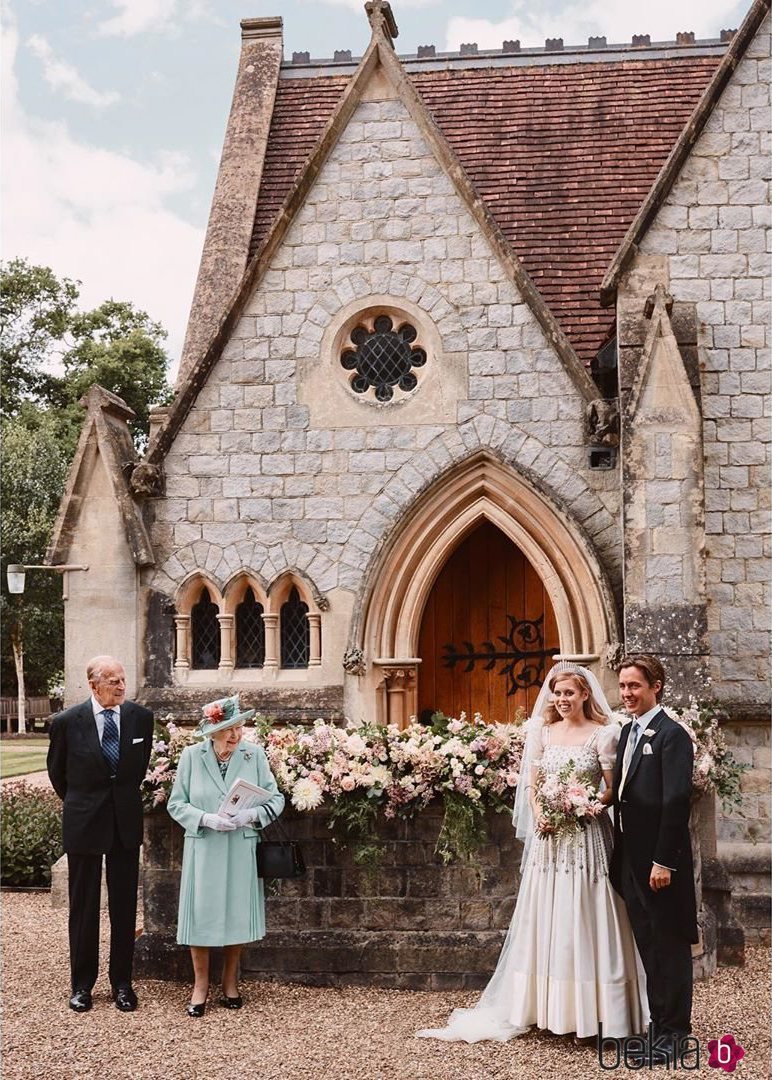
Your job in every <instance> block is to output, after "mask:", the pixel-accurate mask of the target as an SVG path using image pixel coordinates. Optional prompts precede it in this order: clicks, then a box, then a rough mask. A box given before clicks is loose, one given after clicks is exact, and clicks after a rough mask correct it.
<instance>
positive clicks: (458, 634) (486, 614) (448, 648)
mask: <svg viewBox="0 0 772 1080" xmlns="http://www.w3.org/2000/svg"><path fill="white" fill-rule="evenodd" d="M524 623H527V624H528V625H526V626H524V625H523V624H524ZM516 651H520V652H527V653H529V654H535V653H538V654H539V655H533V657H532V658H531V659H529V660H524V659H516V658H515V652H516ZM558 651H559V640H558V633H557V624H556V620H555V615H554V612H553V610H552V605H551V603H550V600H549V597H548V596H547V593H546V591H545V589H544V586H543V584H542V581H541V579H540V578H539V575H538V574H537V573H536V571H535V570H534V568H533V567H532V566H531V564H530V563H529V562H528V560H527V559H526V558H525V556H524V555H523V553H522V552H521V551H520V550H519V549H518V548H517V547H515V545H514V544H513V543H512V542H511V541H510V540H509V539H508V538H507V537H506V536H505V535H504V534H503V533H502V532H501V531H500V530H499V529H497V528H496V526H495V525H492V524H490V523H489V522H486V523H484V524H483V525H480V526H479V527H478V528H477V529H475V530H474V532H472V533H470V535H469V536H467V537H466V539H465V540H464V541H462V543H461V544H460V545H459V546H458V548H456V550H455V552H454V553H453V554H452V555H451V557H450V558H449V559H448V561H447V563H446V564H445V566H444V567H443V569H442V570H441V572H440V574H439V576H438V577H437V580H436V581H435V583H434V586H433V588H432V591H431V593H430V594H429V599H428V600H427V603H426V608H425V609H424V614H423V620H422V623H421V633H420V637H419V648H418V655H419V656H420V657H421V659H422V663H421V666H420V668H419V670H418V709H419V714H420V713H425V711H427V710H428V711H431V712H433V711H435V710H436V709H441V710H442V712H444V713H446V714H447V715H449V716H458V715H459V713H460V712H465V713H466V714H467V715H468V716H471V715H472V714H473V713H474V712H480V713H482V715H483V717H484V719H485V720H488V721H501V722H506V721H512V720H513V719H514V717H515V713H516V711H517V709H518V708H519V707H522V708H523V709H525V710H526V711H529V710H530V709H531V708H532V707H533V705H534V702H535V701H536V696H537V694H538V692H539V687H540V685H541V679H542V678H543V676H544V674H545V673H546V671H547V670H549V664H550V661H549V656H545V655H543V654H544V653H549V654H552V653H556V652H558ZM530 664H534V665H535V666H536V668H537V669H538V670H537V675H538V676H540V677H538V678H537V679H536V681H535V682H534V683H533V685H531V686H524V685H521V684H522V683H523V682H524V681H526V680H525V679H524V669H525V667H526V666H527V665H530Z"/></svg>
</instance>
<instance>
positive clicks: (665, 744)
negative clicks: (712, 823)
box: [610, 709, 698, 944]
mask: <svg viewBox="0 0 772 1080" xmlns="http://www.w3.org/2000/svg"><path fill="white" fill-rule="evenodd" d="M631 728H632V724H626V725H625V727H624V728H623V730H622V735H621V738H620V740H619V747H618V750H617V760H616V765H615V767H614V811H615V812H614V853H613V856H612V859H611V867H610V878H611V883H612V884H613V886H614V888H615V889H616V890H617V892H619V893H621V892H622V859H623V857H624V855H627V857H628V859H629V861H630V864H631V866H632V871H633V875H634V877H635V880H636V881H637V883H638V885H639V887H640V891H641V895H642V897H644V898H645V901H646V907H647V909H648V910H649V912H650V915H651V917H652V919H653V922H654V924H655V927H656V924H657V923H658V922H660V920H661V921H662V924H663V925H664V926H667V927H668V929H669V930H670V931H671V933H676V934H678V935H680V936H682V937H683V938H685V939H686V941H689V942H691V943H692V944H694V943H695V942H696V941H697V940H698V936H697V903H696V898H695V893H694V867H693V864H692V845H691V840H690V838H689V811H690V808H691V792H692V767H693V763H694V750H693V748H692V740H691V739H690V737H689V734H688V733H687V732H686V731H685V729H684V728H683V726H682V725H681V724H678V723H676V722H675V721H674V720H671V719H670V717H669V716H668V715H667V713H665V712H664V711H663V710H662V709H660V711H659V712H658V713H657V714H656V715H655V716H654V718H653V719H652V720H650V721H649V723H648V724H647V726H646V729H645V730H646V731H649V730H651V731H653V733H654V734H652V735H645V734H644V733H643V732H641V734H640V736H639V738H638V744H637V745H636V747H635V750H634V751H633V757H632V761H631V762H630V767H629V769H628V771H627V779H626V780H625V785H624V788H623V790H622V795H621V798H620V796H619V785H620V781H621V778H622V762H623V760H624V755H625V747H626V746H627V740H628V738H629V736H630V730H631ZM646 746H649V747H651V753H649V752H648V751H647V752H646V753H644V749H645V747H646ZM620 818H621V827H620ZM655 862H656V863H659V864H660V865H661V866H667V867H670V868H671V869H672V870H674V873H673V874H672V876H671V883H670V885H668V886H667V887H666V888H664V889H660V890H659V892H656V893H655V892H654V891H653V890H652V889H651V888H650V886H649V875H650V874H651V868H652V863H655Z"/></svg>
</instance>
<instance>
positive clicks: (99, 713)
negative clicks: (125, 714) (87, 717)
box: [91, 694, 121, 746]
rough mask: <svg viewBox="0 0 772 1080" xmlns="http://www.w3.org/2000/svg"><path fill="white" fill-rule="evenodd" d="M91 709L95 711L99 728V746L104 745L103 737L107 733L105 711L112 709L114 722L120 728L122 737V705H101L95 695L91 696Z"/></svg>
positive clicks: (119, 735)
mask: <svg viewBox="0 0 772 1080" xmlns="http://www.w3.org/2000/svg"><path fill="white" fill-rule="evenodd" d="M91 708H92V709H93V710H94V721H95V723H96V727H97V735H98V736H99V745H100V746H101V745H102V736H103V735H104V731H105V718H104V711H105V709H112V711H113V720H114V721H115V726H116V727H117V728H118V738H119V739H120V737H121V707H120V705H100V704H99V702H98V701H97V699H96V698H95V697H94V695H93V694H92V695H91Z"/></svg>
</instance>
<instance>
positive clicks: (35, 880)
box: [0, 780, 62, 885]
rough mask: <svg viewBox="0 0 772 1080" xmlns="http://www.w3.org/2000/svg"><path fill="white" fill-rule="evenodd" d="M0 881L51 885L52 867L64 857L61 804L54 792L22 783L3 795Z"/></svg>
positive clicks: (5, 789) (10, 786)
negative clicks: (62, 855)
mask: <svg viewBox="0 0 772 1080" xmlns="http://www.w3.org/2000/svg"><path fill="white" fill-rule="evenodd" d="M0 805H1V806H2V837H1V838H0V866H1V868H2V869H1V872H0V881H2V884H3V885H50V884H51V866H52V864H53V863H55V862H56V860H57V859H58V858H59V857H60V856H61V854H62V804H61V802H60V801H59V799H58V798H57V796H56V795H54V794H53V792H50V791H44V790H42V789H40V788H36V787H32V786H31V785H30V784H27V783H25V782H24V781H23V780H21V781H19V782H18V783H15V784H7V785H5V786H4V787H3V789H2V794H1V795H0Z"/></svg>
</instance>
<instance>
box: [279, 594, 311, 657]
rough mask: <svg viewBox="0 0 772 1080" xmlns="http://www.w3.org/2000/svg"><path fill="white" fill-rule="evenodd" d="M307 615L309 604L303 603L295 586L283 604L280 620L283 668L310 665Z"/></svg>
mask: <svg viewBox="0 0 772 1080" xmlns="http://www.w3.org/2000/svg"><path fill="white" fill-rule="evenodd" d="M307 615H308V604H304V603H303V601H302V600H301V599H300V596H299V594H298V590H297V589H296V588H293V590H292V592H291V593H290V594H289V597H288V598H287V602H286V603H285V604H282V606H281V616H280V620H279V622H280V637H281V666H282V667H283V668H307V667H308V657H309V653H310V646H311V640H310V633H309V627H308V619H307V618H306V616H307Z"/></svg>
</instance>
